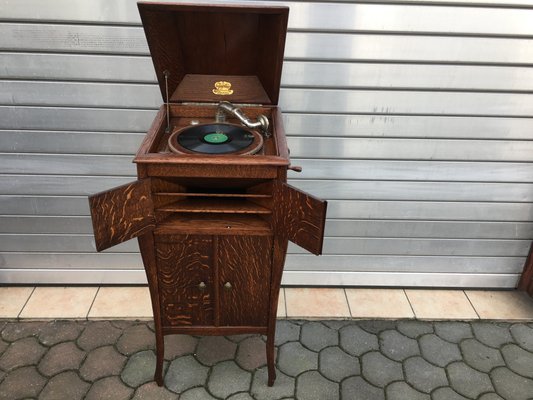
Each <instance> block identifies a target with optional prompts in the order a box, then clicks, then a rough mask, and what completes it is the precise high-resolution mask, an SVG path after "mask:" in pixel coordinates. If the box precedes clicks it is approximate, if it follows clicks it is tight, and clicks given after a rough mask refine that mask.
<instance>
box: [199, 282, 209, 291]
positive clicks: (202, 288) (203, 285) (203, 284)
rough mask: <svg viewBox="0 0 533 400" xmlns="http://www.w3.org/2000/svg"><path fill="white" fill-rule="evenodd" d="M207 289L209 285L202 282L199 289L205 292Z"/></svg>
mask: <svg viewBox="0 0 533 400" xmlns="http://www.w3.org/2000/svg"><path fill="white" fill-rule="evenodd" d="M206 287H207V285H206V284H205V282H200V283H199V285H198V289H200V290H205V288H206Z"/></svg>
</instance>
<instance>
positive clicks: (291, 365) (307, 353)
mask: <svg viewBox="0 0 533 400" xmlns="http://www.w3.org/2000/svg"><path fill="white" fill-rule="evenodd" d="M278 367H279V369H280V370H281V371H282V372H283V373H285V374H287V375H289V376H296V375H299V374H301V373H302V372H304V371H308V370H311V369H317V368H318V354H317V353H315V352H312V351H311V350H307V349H306V348H305V347H303V346H302V345H301V344H300V342H289V343H285V344H284V345H283V346H281V347H280V348H279V351H278Z"/></svg>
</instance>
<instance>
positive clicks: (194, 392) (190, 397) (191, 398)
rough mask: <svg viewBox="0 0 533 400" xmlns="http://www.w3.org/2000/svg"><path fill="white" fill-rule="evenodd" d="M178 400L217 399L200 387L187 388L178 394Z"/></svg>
mask: <svg viewBox="0 0 533 400" xmlns="http://www.w3.org/2000/svg"><path fill="white" fill-rule="evenodd" d="M180 400H217V399H216V398H215V397H213V396H211V395H210V394H209V393H207V390H205V389H204V388H202V387H198V388H194V389H191V390H187V391H186V392H185V393H183V394H182V395H181V396H180Z"/></svg>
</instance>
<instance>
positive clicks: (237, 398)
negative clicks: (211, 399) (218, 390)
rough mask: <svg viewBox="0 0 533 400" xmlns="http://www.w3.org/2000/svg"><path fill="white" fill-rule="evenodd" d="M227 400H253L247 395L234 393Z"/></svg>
mask: <svg viewBox="0 0 533 400" xmlns="http://www.w3.org/2000/svg"><path fill="white" fill-rule="evenodd" d="M228 400H254V398H253V397H252V396H250V395H249V394H248V393H235V394H234V395H231V396H230V397H228Z"/></svg>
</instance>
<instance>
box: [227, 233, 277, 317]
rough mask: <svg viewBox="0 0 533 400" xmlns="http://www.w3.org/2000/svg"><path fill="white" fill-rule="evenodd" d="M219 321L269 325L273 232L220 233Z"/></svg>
mask: <svg viewBox="0 0 533 400" xmlns="http://www.w3.org/2000/svg"><path fill="white" fill-rule="evenodd" d="M217 247H218V266H219V290H220V325H222V326H224V325H232V326H266V325H267V321H268V310H269V300H270V273H271V262H272V236H219V237H218V246H217Z"/></svg>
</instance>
